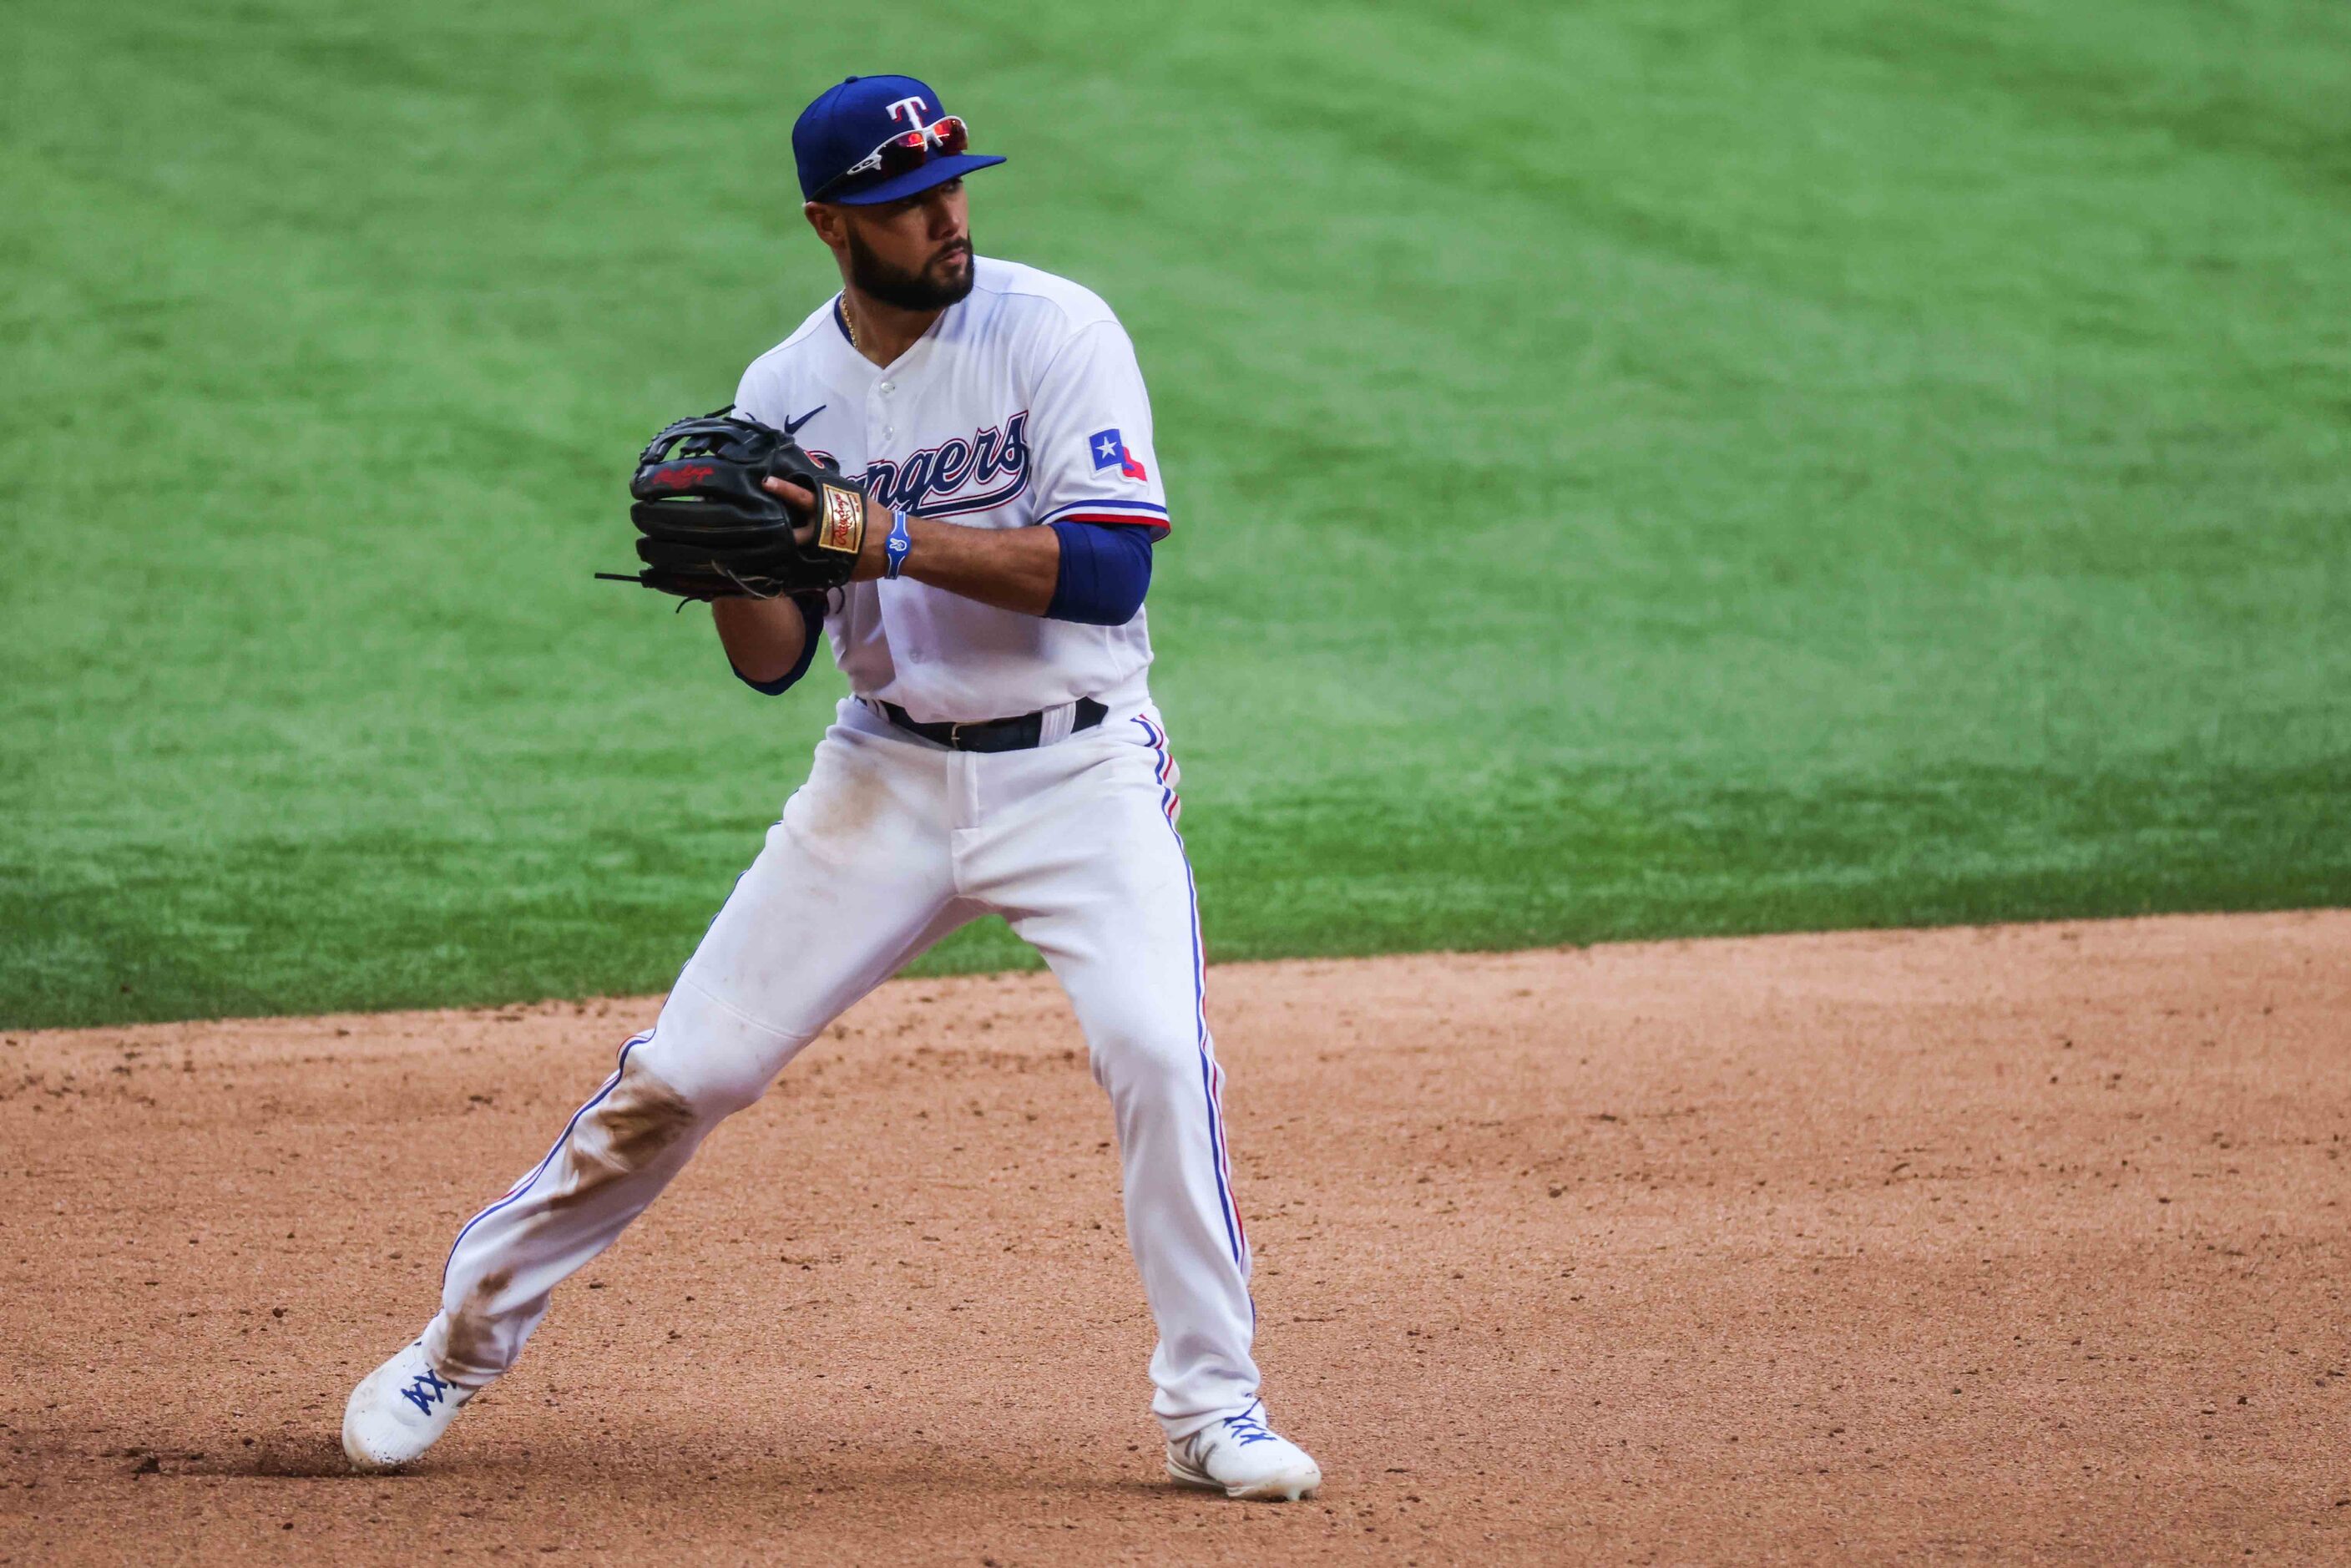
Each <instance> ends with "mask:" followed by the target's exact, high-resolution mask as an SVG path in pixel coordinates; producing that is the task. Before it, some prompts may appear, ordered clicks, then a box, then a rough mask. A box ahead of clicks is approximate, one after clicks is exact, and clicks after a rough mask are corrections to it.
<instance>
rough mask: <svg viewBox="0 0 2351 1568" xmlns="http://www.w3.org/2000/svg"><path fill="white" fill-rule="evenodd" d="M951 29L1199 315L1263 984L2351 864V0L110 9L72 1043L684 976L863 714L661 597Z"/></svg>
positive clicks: (1178, 688) (1175, 567)
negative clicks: (598, 576)
mask: <svg viewBox="0 0 2351 1568" xmlns="http://www.w3.org/2000/svg"><path fill="white" fill-rule="evenodd" d="M1456 10H1467V11H1468V12H1469V15H1468V16H1466V17H1464V16H1453V15H1451V13H1452V12H1454V11H1456ZM842 39H848V40H852V41H848V42H842V41H836V40H842ZM891 69H905V70H910V71H913V72H914V73H916V74H921V75H926V76H928V77H930V78H932V79H933V80H934V81H935V82H936V83H938V84H939V85H940V86H941V87H942V89H944V91H945V92H946V96H947V99H948V101H949V103H950V105H951V106H952V107H955V108H956V109H959V110H961V111H962V112H964V113H965V114H967V116H968V117H969V118H970V120H972V122H973V124H974V125H975V127H976V128H977V139H978V141H979V142H980V143H981V144H982V145H983V147H984V148H985V149H986V150H988V151H1000V152H1008V153H1010V154H1011V155H1012V160H1013V161H1012V162H1011V163H1010V164H1009V165H1008V166H1007V167H1005V168H1003V169H1000V170H997V171H993V172H989V173H987V174H984V175H981V176H979V177H977V179H975V181H974V182H973V184H972V193H973V210H974V223H975V226H976V229H977V236H978V239H979V243H980V247H981V249H982V250H983V251H985V252H988V253H991V254H997V255H1002V256H1012V257H1016V258H1019V259H1023V260H1027V261H1031V262H1034V263H1037V264H1039V265H1040V266H1043V267H1049V268H1051V269H1053V270H1056V271H1060V272H1063V273H1066V274H1068V275H1070V276H1071V277H1076V278H1078V279H1080V280H1081V281H1083V282H1085V283H1088V284H1090V285H1092V286H1093V287H1096V288H1097V289H1099V290H1100V291H1101V292H1102V294H1103V295H1105V296H1106V297H1107V298H1109V299H1110V300H1111V301H1112V303H1113V305H1114V306H1115V307H1116V308H1118V310H1119V311H1120V313H1121V314H1122V315H1123V318H1124V319H1125V320H1126V322H1127V324H1128V326H1129V328H1130V329H1131V330H1132V331H1133V333H1134V338H1135V340H1136V342H1137V345H1138V347H1139V350H1140V351H1141V355H1142V359H1143V363H1144V371H1145V372H1146V374H1147V375H1148V377H1149V379H1150V382H1151V385H1152V390H1153V393H1154V396H1155V404H1156V408H1157V413H1158V429H1159V450H1160V453H1161V455H1162V458H1163V460H1164V462H1165V466H1166V470H1167V475H1168V488H1169V492H1170V497H1171V500H1172V502H1173V505H1174V507H1175V512H1176V515H1177V517H1178V519H1179V522H1178V531H1177V533H1176V535H1175V538H1174V539H1173V540H1172V541H1171V542H1170V543H1169V544H1167V545H1166V546H1165V547H1164V548H1163V549H1161V551H1160V554H1159V563H1158V575H1157V580H1156V581H1155V585H1154V589H1153V593H1152V601H1151V616H1152V626H1153V630H1154V633H1155V637H1156V640H1157V642H1158V644H1159V647H1160V651H1161V661H1160V664H1159V666H1158V669H1157V671H1156V673H1155V683H1156V685H1157V688H1158V691H1159V693H1160V696H1161V701H1162V704H1163V706H1164V707H1165V710H1166V712H1167V715H1168V716H1169V719H1170V722H1171V725H1172V727H1173V729H1174V732H1175V741H1176V745H1177V747H1178V752H1179V755H1180V757H1181V758H1182V760H1183V763H1184V768H1185V782H1186V813H1185V818H1184V825H1185V829H1186V833H1187V835H1188V836H1189V838H1190V841H1191V843H1192V847H1193V850H1194V852H1195V855H1196V859H1197V861H1198V864H1199V873H1200V882H1201V886H1202V896H1203V901H1204V904H1205V908H1206V915H1207V925H1208V935H1209V942H1210V949H1211V954H1212V956H1216V957H1221V958H1238V957H1249V956H1273V955H1281V954H1332V953H1361V952H1372V951H1377V950H1382V949H1391V948H1425V947H1496V946H1522V945H1528V944H1542V943H1556V942H1580V941H1586V940H1592V939H1596V938H1602V937H1619V936H1646V935H1664V934H1688V933H1704V932H1729V931H1754V930H1763V929H1779V928H1792V927H1816V926H1834V925H1888V924H1897V923H1898V924H1912V923H1935V922H1949V921H1961V920H1980V919H2007V918H2031V917H2037V916H2053V915H2119V914H2128V913H2134V912H2140V911H2151V910H2174V909H2193V908H2252V907H2270V906H2285V905H2306V904H2340V903H2343V902H2346V898H2351V559H2346V558H2351V439H2346V438H2347V437H2351V264H2346V256H2351V119H2346V115H2345V113H2344V108H2343V106H2344V105H2345V104H2346V102H2351V9H2346V7H2345V6H2343V5H2340V4H2337V3H2335V0H2306V3H2302V4H2294V3H2288V0H2238V3H2236V4H2231V5H2216V4H2210V3H2208V0H2135V3H2131V4H2124V3H2122V0H2069V3H2067V4H2063V5H2060V4H2056V3H2054V0H2048V3H2044V4H2039V5H2028V4H2024V3H2022V0H2007V3H1990V0H1954V3H1953V4H1949V5H1936V6H1926V5H1910V4H1891V3H1883V4H1864V3H1858V0H1856V3H1852V4H1840V3H1834V0H1814V3H1812V4H1791V5H1783V6H1777V7H1772V6H1753V5H1744V4H1733V3H1729V0H1714V3H1707V0H1698V3H1694V4H1688V5H1674V6H1658V5H1650V4H1645V3H1635V0H1619V3H1608V4H1593V5H1577V6H1573V7H1562V6H1556V5H1526V6H1511V5H1480V6H1477V7H1474V8H1469V7H1442V8H1440V7H1436V6H1429V7H1427V8H1426V10H1425V11H1424V12H1422V13H1420V14H1413V13H1411V12H1408V11H1407V10H1406V9H1405V8H1403V7H1398V6H1390V5H1356V6H1312V7H1286V6H1266V5H1249V4H1238V3H1231V0H1217V3H1213V4H1195V5H1187V6H1184V7H1182V8H1180V9H1173V8H1171V9H1170V10H1168V11H1166V12H1164V13H1163V12H1159V11H1155V10H1149V9H1129V10H1117V11H1112V12H1105V11H1104V10H1102V8H1101V7H1096V6H1080V5H1061V6H1048V5H1024V6H1016V7H1005V6H1001V5H950V4H934V3H928V0H917V3H908V4H900V5H889V6H875V7H869V8H866V9H864V10H862V11H860V12H858V13H857V14H856V16H854V17H853V19H852V18H850V17H847V16H844V15H843V14H842V13H841V12H840V11H839V10H838V8H837V7H822V8H820V7H815V6H806V5H772V4H768V5H751V4H731V5H730V4H718V3H712V0H687V3H684V4H680V5H668V6H663V7H657V8H649V7H645V6H643V5H621V4H611V3H592V4H583V3H577V0H567V3H565V4H561V5H558V4H554V3H552V0H549V3H547V4H542V5H530V6H527V5H478V4H470V5H454V4H446V3H443V0H403V3H402V4H401V5H382V4H372V5H371V4H366V3H361V4H357V5H348V6H332V7H330V6H320V5H292V4H287V3H283V0H245V3H241V4H237V5H223V6H214V7H197V8H191V7H188V6H184V5H161V4H130V3H126V0H99V3H97V4H93V5H82V6H78V7H74V8H71V9H70V10H69V11H68V10H67V9H62V8H57V7H51V8H49V10H48V13H47V15H46V16H37V15H33V14H30V13H28V12H26V11H25V10H23V9H21V8H20V9H18V10H17V11H16V12H13V13H12V14H11V15H10V16H8V17H7V18H6V19H5V21H0V86H5V89H6V90H5V93H0V136H5V148H0V151H5V157H0V211H5V217H0V518H5V537H6V542H7V547H8V548H7V561H6V566H5V571H0V616H4V617H5V628H6V635H5V642H0V812H4V813H5V815H0V1021H5V1022H6V1023H10V1024H15V1025H20V1026H21V1025H30V1024H63V1023H88V1022H102V1021H108V1020H118V1019H152V1018H167V1017H178V1016H188V1015H204V1014H220V1013H243V1012H282V1011H309V1010H314V1009H329V1008H336V1009H340V1008H357V1007H389V1006H395V1005H403V1006H404V1005H413V1004H424V1003H444V1002H445V1003H459V1002H486V1001H493V1000H503V999H514V998H532V997H539V996H546V995H553V994H580V993H588V992H609V991H633V990H643V989H647V988H659V987H662V986H664V985H665V984H666V983H667V981H668V980H669V978H670V977H671V975H672V974H673V973H674V969H675V967H676V966H677V965H678V964H679V963H680V962H682V961H683V960H684V957H685V956H686V954H687V953H688V952H689V951H690V949H691V948H692V946H693V944H694V941H695V937H696V936H698V935H699V933H700V932H701V930H702V928H703V925H704V923H705V921H706V919H707V918H708V917H709V915H710V914H711V912H712V911H713V910H714V909H715V908H716V905H717V904H718V902H719V900H720V899H721V897H722V896H723V895H724V894H725V892H726V888H727V886H728V884H729V883H730V881H731V879H732V878H733V877H734V875H735V873H737V871H738V870H739V869H740V868H741V867H742V866H743V864H745V863H746V862H747V861H748V859H749V858H750V856H751V855H752V853H753V852H755V850H756V848H757V846H758V840H759V835H760V832H761V831H762V829H763V827H764V826H765V824H766V823H767V822H768V821H770V820H771V819H772V818H773V816H774V814H775V812H776V810H778V806H779V803H780V802H781V801H782V800H783V798H784V797H785V796H786V795H787V794H788V793H789V791H790V790H791V789H792V788H793V787H794V785H795V784H796V783H797V782H798V780H799V778H800V777H801V775H802V773H803V771H804V769H805V766H806V758H807V754H808V750H809V747H810V743H811V741H812V740H813V738H814V737H815V736H816V734H817V732H818V731H819V729H820V727H821V725H822V723H823V721H824V717H825V715H826V714H827V712H828V711H829V709H830V707H831V702H832V699H833V698H834V696H835V695H837V694H838V692H839V690H840V689H841V688H840V682H839V677H838V676H837V675H836V674H833V673H832V672H831V668H830V664H829V661H825V660H822V659H820V664H819V669H818V672H817V674H815V675H814V676H813V677H812V678H811V679H810V682H809V683H808V685H807V686H806V687H804V688H803V689H802V690H800V691H799V692H796V693H793V694H791V695H789V696H787V697H785V698H782V699H773V700H771V699H768V698H763V697H760V696H758V695H755V694H753V693H751V692H750V691H748V690H747V689H746V688H744V687H742V686H739V685H737V684H736V683H735V682H734V681H733V680H732V679H731V678H730V677H729V676H728V675H727V674H726V669H725V667H724V665H723V664H722V662H721V661H720V658H719V656H718V653H717V652H716V641H715V639H714V638H713V636H712V635H711V632H710V631H709V628H708V626H707V624H706V622H707V620H708V616H707V614H706V612H704V611H702V610H700V609H698V608H695V609H689V610H688V611H687V612H684V614H682V615H677V616H672V615H670V614H669V613H667V612H666V610H665V607H664V604H663V603H662V602H660V601H656V600H655V599H654V598H653V596H652V595H649V594H645V593H642V592H638V591H630V590H624V589H622V588H616V587H613V586H611V585H610V584H599V583H596V582H593V581H591V580H590V572H591V571H593V570H596V569H598V568H599V567H612V566H615V565H617V564H619V563H623V562H625V561H627V560H628V559H629V552H628V543H627V541H628V537H629V535H628V529H627V525H626V522H625V518H624V517H623V514H622V506H621V501H622V488H621V486H622V478H623V476H624V475H625V472H626V469H627V466H628V464H629V461H630V460H631V458H632V455H633V454H634V452H635V450H636V448H637V446H638V445H639V444H640V443H641V442H642V441H643V438H644V437H645V436H646V435H647V434H649V433H650V432H651V430H652V429H653V427H654V426H655V425H657V424H659V423H662V422H664V421H665V420H667V419H669V418H671V417H674V416H675V415H678V414H681V413H689V412H697V411H699V410H702V409H705V408H707V407H710V406H713V405H715V404H716V403H718V402H724V401H725V400H726V397H727V396H728V395H729V394H730V393H731V392H732V390H733V388H734V384H735V378H736V376H737V372H738V371H739V370H740V368H741V366H742V365H743V363H744V362H745V361H747V360H748V359H749V358H750V357H751V356H752V355H754V354H755V353H757V352H758V351H759V350H762V349H764V348H765V347H767V346H768V344H769V343H771V342H772V341H774V340H776V339H777V338H778V337H779V336H781V335H782V333H783V332H784V331H785V330H786V329H788V328H789V326H790V325H791V324H792V323H794V322H796V321H797V320H798V319H799V317H800V316H801V315H802V314H803V313H804V312H805V311H806V310H807V309H808V308H810V307H811V306H812V305H813V304H814V303H816V302H817V301H818V300H819V299H820V298H822V297H823V295H824V294H825V293H826V292H828V291H829V290H830V288H831V287H832V283H831V271H830V259H829V257H827V256H825V255H824V254H823V253H822V252H821V251H820V248H819V247H818V246H816V244H815V242H814V241H813V240H812V239H810V237H808V236H807V235H806V233H805V231H804V228H803V225H802V222H801V219H800V217H799V210H798V203H797V198H796V196H795V194H794V193H793V192H792V190H791V188H790V172H789V125H790V120H791V117H792V114H793V112H794V111H795V110H796V109H797V107H798V106H799V104H800V103H801V102H802V101H804V100H805V99H806V98H807V97H809V96H810V94H811V93H812V92H813V91H815V90H816V89H819V88H820V87H822V86H824V85H826V84H827V83H829V82H830V81H831V80H834V79H837V78H839V77H840V76H841V75H842V74H845V73H846V72H848V71H851V70H864V71H871V70H891ZM1019 959H1020V954H1019V949H1018V947H1017V945H1016V944H1015V943H1013V941H1012V940H1011V938H1010V936H1009V934H1008V932H1006V931H1005V930H1004V928H1003V927H1002V926H1001V925H989V926H987V927H983V928H980V929H978V930H976V931H975V932H972V933H968V934H967V936H965V937H963V938H959V939H958V940H957V941H956V942H955V943H953V944H951V945H950V946H948V947H947V948H946V949H943V950H942V951H941V952H940V953H939V954H937V955H935V956H934V957H933V958H932V959H931V960H929V962H930V963H932V964H933V965H935V966H938V967H975V966H998V965H1003V964H1008V963H1012V962H1018V961H1019Z"/></svg>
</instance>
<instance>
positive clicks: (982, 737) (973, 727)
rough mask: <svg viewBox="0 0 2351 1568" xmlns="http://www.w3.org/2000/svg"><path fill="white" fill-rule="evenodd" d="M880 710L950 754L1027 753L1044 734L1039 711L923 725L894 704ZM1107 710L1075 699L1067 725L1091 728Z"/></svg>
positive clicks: (1072, 728)
mask: <svg viewBox="0 0 2351 1568" xmlns="http://www.w3.org/2000/svg"><path fill="white" fill-rule="evenodd" d="M881 707H882V711H883V714H884V715H886V716H888V717H889V720H890V722H891V723H892V724H894V725H896V726H897V727H899V728H900V729H903V730H904V731H905V732H906V733H907V734H909V735H919V736H921V737H923V738H924V739H925V740H931V741H936V742H937V743H938V744H939V745H941V746H944V747H946V748H947V749H948V750H949V751H1027V750H1029V748H1031V747H1034V746H1036V745H1037V743H1038V742H1039V740H1040V739H1041V738H1042V737H1043V736H1044V733H1045V716H1044V714H1043V713H1042V712H1038V713H1024V714H1022V715H1021V716H1019V717H1018V718H988V719H982V720H980V721H979V722H978V723H977V724H925V723H924V722H923V721H922V720H920V719H918V718H916V717H915V716H914V715H912V714H910V713H908V712H907V711H906V710H905V709H904V708H902V707H900V706H898V705H897V704H896V703H883V704H882V705H881ZM1109 712H1110V709H1108V708H1106V707H1104V706H1102V704H1100V703H1098V702H1096V701H1094V699H1093V698H1092V697H1080V698H1079V699H1078V711H1077V715H1076V716H1075V717H1074V718H1073V719H1072V720H1071V723H1070V733H1071V735H1075V734H1077V732H1078V731H1080V730H1081V729H1092V728H1093V727H1094V726H1096V725H1098V724H1100V723H1101V722H1102V718H1103V716H1104V715H1106V714H1108V713H1109Z"/></svg>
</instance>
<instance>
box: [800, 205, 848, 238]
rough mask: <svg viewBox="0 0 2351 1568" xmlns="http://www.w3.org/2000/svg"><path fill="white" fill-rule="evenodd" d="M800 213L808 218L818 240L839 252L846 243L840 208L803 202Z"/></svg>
mask: <svg viewBox="0 0 2351 1568" xmlns="http://www.w3.org/2000/svg"><path fill="white" fill-rule="evenodd" d="M800 212H801V214H803V215H804V216H806V217H807V219H808V221H809V227H810V228H812V229H814V230H816V237H817V238H819V239H820V240H822V241H824V243H825V244H827V245H829V246H831V247H832V248H833V249H835V250H839V249H840V248H841V246H842V245H843V244H844V243H846V242H845V241H844V240H843V238H842V235H841V209H840V208H839V207H836V206H834V205H833V204H831V203H830V202H803V203H801V204H800Z"/></svg>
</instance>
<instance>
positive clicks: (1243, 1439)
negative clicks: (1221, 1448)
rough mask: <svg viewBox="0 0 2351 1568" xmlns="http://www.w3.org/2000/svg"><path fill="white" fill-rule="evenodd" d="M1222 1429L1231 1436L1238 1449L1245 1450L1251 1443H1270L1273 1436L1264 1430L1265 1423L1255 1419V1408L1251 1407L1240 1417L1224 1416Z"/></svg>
mask: <svg viewBox="0 0 2351 1568" xmlns="http://www.w3.org/2000/svg"><path fill="white" fill-rule="evenodd" d="M1224 1427H1225V1430H1226V1431H1228V1432H1230V1433H1231V1434H1232V1435H1233V1442H1234V1445H1235V1446H1236V1447H1238V1448H1248V1447H1249V1445H1250V1444H1251V1443H1270V1442H1272V1441H1273V1434H1272V1433H1271V1432H1269V1431H1267V1430H1266V1428H1265V1423H1264V1422H1262V1421H1260V1420H1259V1419H1258V1418H1257V1406H1250V1407H1249V1409H1248V1410H1247V1411H1246V1412H1244V1413H1243V1414H1241V1415H1238V1416H1226V1417H1225V1420H1224Z"/></svg>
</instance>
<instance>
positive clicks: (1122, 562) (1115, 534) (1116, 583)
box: [1045, 523, 1151, 626]
mask: <svg viewBox="0 0 2351 1568" xmlns="http://www.w3.org/2000/svg"><path fill="white" fill-rule="evenodd" d="M1048 526H1049V527H1050V528H1052V530H1053V531H1054V532H1055V533H1056V534H1059V535H1060V536H1061V574H1060V575H1059V576H1058V577H1056V578H1055V579H1054V581H1053V601H1052V602H1051V603H1050V604H1048V605H1047V606H1045V614H1046V617H1047V618H1048V619H1049V620H1053V621H1075V622H1081V623H1082V624H1084V625H1088V626H1123V625H1125V624H1126V623H1127V622H1130V621H1132V620H1134V612H1136V611H1138V610H1140V609H1142V608H1143V596H1144V592H1145V591H1147V590H1148V589H1149V588H1150V587H1151V529H1150V528H1148V527H1147V526H1144V525H1139V524H1129V523H1053V524H1050V525H1048Z"/></svg>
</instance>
